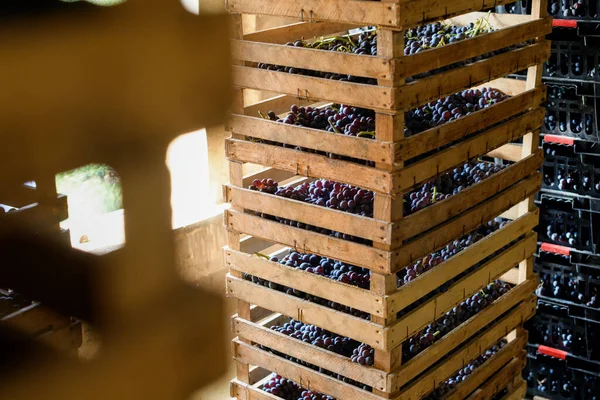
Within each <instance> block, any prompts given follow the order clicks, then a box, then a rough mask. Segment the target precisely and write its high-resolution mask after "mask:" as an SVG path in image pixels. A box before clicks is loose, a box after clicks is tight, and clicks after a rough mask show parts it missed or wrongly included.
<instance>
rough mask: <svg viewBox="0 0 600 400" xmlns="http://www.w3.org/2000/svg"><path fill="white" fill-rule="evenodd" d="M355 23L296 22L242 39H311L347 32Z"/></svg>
mask: <svg viewBox="0 0 600 400" xmlns="http://www.w3.org/2000/svg"><path fill="white" fill-rule="evenodd" d="M357 27H358V26H357V25H356V24H343V23H336V22H313V23H310V22H297V23H294V24H289V25H284V26H278V27H275V28H270V29H264V30H260V31H256V32H253V33H249V34H246V35H244V40H248V41H251V42H265V43H273V44H285V43H287V42H294V41H296V40H299V39H305V40H307V39H311V38H316V37H321V36H324V35H331V34H333V33H338V32H347V31H349V30H351V29H354V28H357Z"/></svg>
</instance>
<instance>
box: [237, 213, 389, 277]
mask: <svg viewBox="0 0 600 400" xmlns="http://www.w3.org/2000/svg"><path fill="white" fill-rule="evenodd" d="M225 221H226V226H227V227H228V229H232V230H234V231H236V232H243V233H247V234H249V235H252V236H255V237H259V238H263V239H266V240H269V241H273V242H276V243H281V244H285V245H288V246H290V247H293V248H295V249H297V250H298V251H300V252H302V253H313V254H319V255H322V256H325V257H331V258H334V259H336V260H340V261H344V262H347V263H349V264H351V265H356V266H361V267H363V268H368V269H371V270H375V271H379V272H387V271H389V268H390V253H389V252H387V251H383V250H379V249H375V248H373V247H370V246H366V245H362V244H358V243H354V242H351V241H348V240H342V239H336V238H334V237H331V236H327V235H323V234H320V233H315V232H310V231H307V230H305V229H300V228H293V227H291V226H288V225H284V224H280V223H279V222H274V221H269V220H266V219H264V218H260V217H255V216H252V215H249V214H245V213H240V212H238V211H235V210H228V211H225Z"/></svg>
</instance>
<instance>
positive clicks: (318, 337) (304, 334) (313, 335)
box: [271, 319, 360, 357]
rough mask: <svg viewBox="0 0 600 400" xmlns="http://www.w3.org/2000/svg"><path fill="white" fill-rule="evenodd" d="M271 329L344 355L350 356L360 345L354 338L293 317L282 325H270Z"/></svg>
mask: <svg viewBox="0 0 600 400" xmlns="http://www.w3.org/2000/svg"><path fill="white" fill-rule="evenodd" d="M271 329H272V330H274V331H277V332H279V333H282V334H284V335H286V336H290V337H293V338H294V339H298V340H302V341H303V342H305V343H310V344H312V345H313V346H316V347H319V348H321V349H326V350H329V351H332V352H334V353H337V354H340V355H343V356H346V357H350V356H351V355H352V354H353V351H354V350H355V349H356V348H357V347H358V346H359V345H360V343H358V342H357V341H356V340H353V339H350V338H347V337H344V336H339V335H336V334H335V333H332V332H329V331H326V330H325V329H321V328H319V327H317V326H315V325H308V324H304V323H302V322H299V321H295V320H293V319H292V320H290V321H289V322H286V323H285V324H283V325H282V326H272V327H271Z"/></svg>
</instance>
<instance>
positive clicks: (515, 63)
mask: <svg viewBox="0 0 600 400" xmlns="http://www.w3.org/2000/svg"><path fill="white" fill-rule="evenodd" d="M549 56H550V42H548V41H546V42H542V43H537V44H533V45H529V46H527V47H524V48H521V49H517V50H512V51H510V52H507V53H503V54H499V55H497V56H494V57H491V58H487V59H484V60H481V61H477V62H475V63H473V64H469V65H466V66H464V67H460V68H456V69H452V70H449V71H446V72H442V73H439V74H435V75H432V76H430V77H427V78H423V79H418V80H416V81H413V82H410V83H407V84H406V85H404V86H402V88H401V90H398V91H396V93H395V94H396V97H395V102H394V107H393V108H394V109H397V110H406V109H410V108H413V107H417V106H419V105H421V104H425V103H427V102H429V101H432V100H436V99H439V98H440V97H442V96H446V95H449V94H452V93H456V92H457V91H459V90H461V89H466V88H469V87H472V86H475V85H478V84H480V83H483V82H487V81H490V80H492V79H495V78H500V77H502V76H506V75H508V74H512V73H515V72H518V71H521V70H523V69H525V68H526V67H528V66H531V65H535V64H537V63H539V62H540V61H544V60H546V59H548V57H549ZM330 100H334V99H333V98H330ZM349 100H350V99H349ZM339 101H344V100H341V99H340V100H339ZM350 104H352V103H351V100H350Z"/></svg>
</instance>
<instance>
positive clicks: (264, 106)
mask: <svg viewBox="0 0 600 400" xmlns="http://www.w3.org/2000/svg"><path fill="white" fill-rule="evenodd" d="M294 104H296V105H297V106H298V107H304V106H316V105H318V104H319V103H315V102H314V101H312V100H306V99H299V98H298V97H296V96H288V95H286V94H282V95H278V96H274V97H271V98H269V99H266V100H263V101H259V102H258V103H255V104H252V105H249V106H246V107H244V115H248V116H251V117H259V116H260V114H259V113H258V112H259V111H260V112H262V113H263V115H266V114H265V112H267V113H268V112H269V111H273V112H275V114H282V113H285V112H288V111H290V107H291V106H292V105H294Z"/></svg>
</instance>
